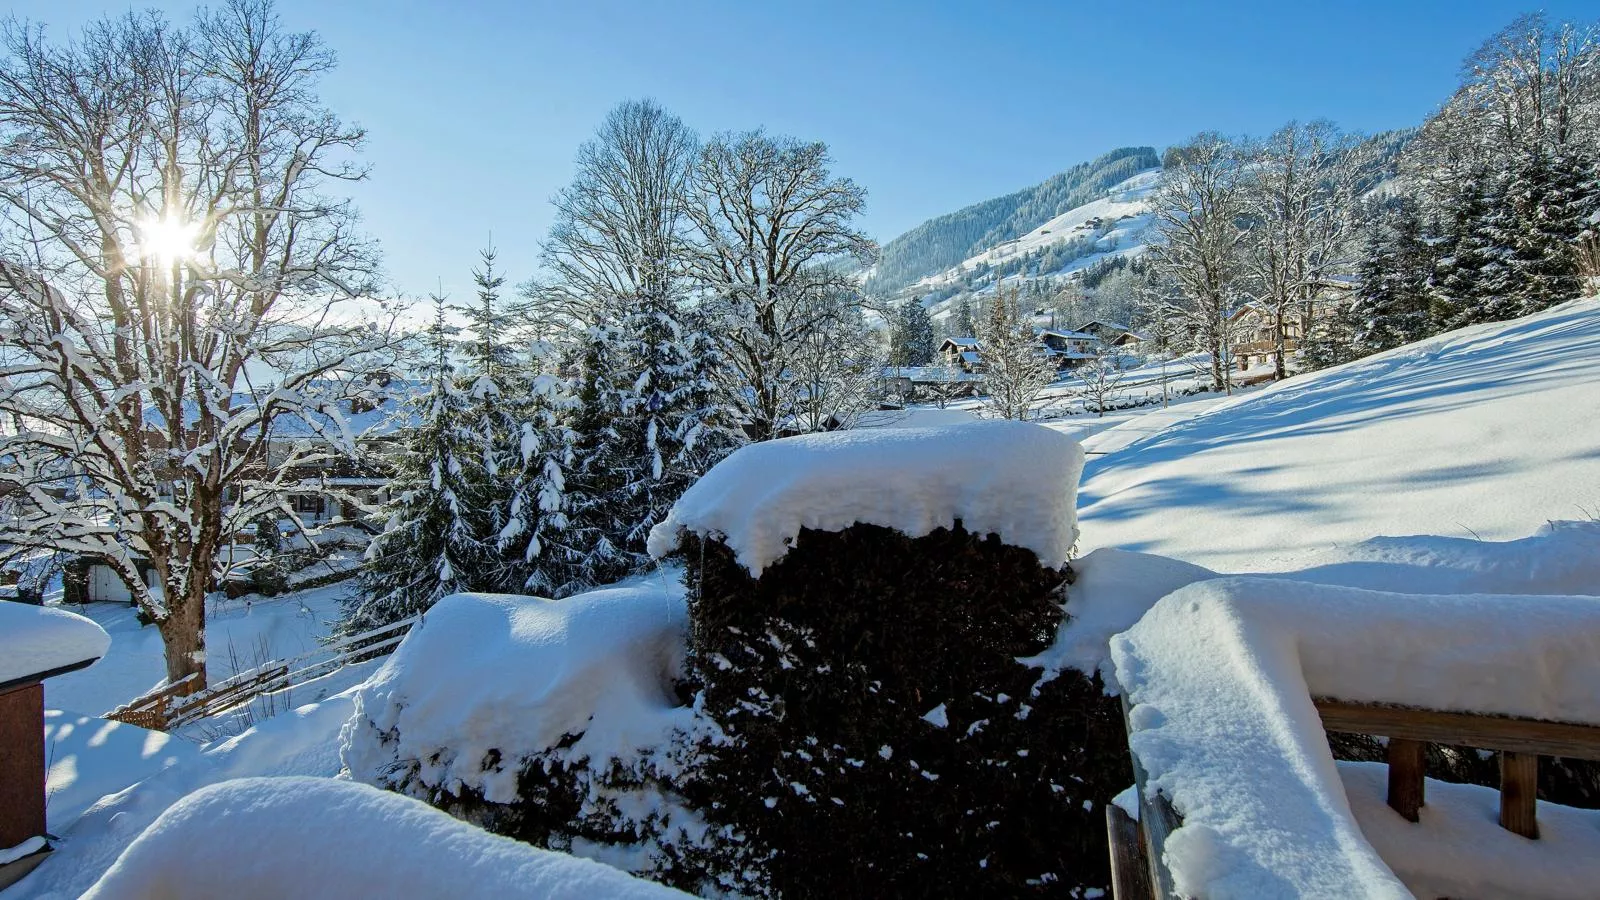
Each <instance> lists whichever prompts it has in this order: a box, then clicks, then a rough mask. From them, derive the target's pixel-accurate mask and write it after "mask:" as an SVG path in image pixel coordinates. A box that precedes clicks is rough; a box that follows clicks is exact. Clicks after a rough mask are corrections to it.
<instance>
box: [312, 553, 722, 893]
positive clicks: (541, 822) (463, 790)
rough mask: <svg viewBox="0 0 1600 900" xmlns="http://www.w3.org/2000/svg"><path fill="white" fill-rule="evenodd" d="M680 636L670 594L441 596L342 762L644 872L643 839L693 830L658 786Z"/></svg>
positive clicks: (374, 685)
mask: <svg viewBox="0 0 1600 900" xmlns="http://www.w3.org/2000/svg"><path fill="white" fill-rule="evenodd" d="M685 627H686V614H685V608H684V601H683V597H682V594H681V591H680V590H679V589H678V588H677V586H675V585H662V584H657V585H652V586H641V587H631V588H616V589H610V590H600V591H594V592H591V593H587V594H580V595H576V596H573V597H569V598H567V599H565V600H560V601H549V600H542V599H539V598H535V597H517V596H507V595H490V594H456V595H453V596H450V597H446V598H444V599H442V600H440V601H439V602H438V604H436V605H435V606H434V607H433V608H432V609H431V610H429V611H428V613H427V615H426V617H425V618H424V620H423V621H422V622H421V623H420V624H419V625H417V626H416V627H415V628H413V629H412V631H411V633H410V634H409V635H408V636H407V638H406V640H405V641H404V643H402V644H401V645H400V648H399V649H398V650H396V651H395V653H394V654H393V655H392V656H391V657H390V658H389V660H388V661H387V662H386V663H385V664H384V665H383V667H382V668H381V669H380V670H379V671H378V672H377V673H376V674H375V675H374V676H373V677H372V679H371V680H369V681H368V682H367V683H366V685H365V686H363V687H362V689H361V690H360V692H359V693H358V694H357V695H356V712H355V715H354V717H353V718H352V719H351V721H350V723H349V724H347V725H346V726H345V729H344V733H343V736H342V742H343V751H342V752H343V755H344V761H345V764H346V766H347V767H348V768H349V770H350V773H351V775H352V776H353V777H355V778H357V779H359V780H361V781H366V782H369V783H371V784H376V785H380V786H383V787H388V788H391V789H394V790H399V791H402V792H404V793H407V794H410V795H412V796H415V797H419V798H422V799H426V800H428V801H429V802H431V803H434V804H435V805H438V806H440V807H441V808H443V809H445V810H447V811H450V812H453V813H456V814H458V815H460V816H462V817H464V818H467V819H469V820H472V821H475V822H477V823H479V824H481V825H483V826H484V827H487V828H490V829H491V830H494V831H497V832H500V833H503V834H509V835H512V836H515V837H519V838H522V839H524V840H528V841H531V842H534V843H537V844H540V845H544V846H552V847H557V848H560V849H574V850H578V851H580V852H582V853H583V855H590V856H598V857H602V858H605V859H607V860H608V861H614V862H618V863H619V864H620V865H623V866H624V867H627V868H635V869H638V870H642V871H643V870H649V869H650V868H651V865H652V864H651V862H650V860H649V859H648V857H649V855H650V853H651V848H650V847H645V846H643V844H644V843H645V842H648V841H649V840H650V839H651V838H652V837H653V835H655V834H658V833H660V832H664V831H666V830H668V829H670V828H674V827H688V828H691V829H693V828H694V823H693V817H692V816H687V815H685V814H684V813H683V812H682V811H681V810H679V809H676V808H675V807H674V805H673V801H672V792H671V788H670V784H669V782H670V781H671V780H672V779H673V778H674V777H675V775H676V763H675V762H673V761H672V760H671V759H669V754H668V750H669V749H670V745H671V739H672V735H673V734H674V732H675V731H676V730H678V729H681V728H687V727H690V726H691V725H692V719H693V714H692V711H691V710H690V709H689V708H688V707H686V706H684V705H683V704H681V703H680V701H679V699H678V698H677V697H676V695H675V694H674V693H673V690H674V684H675V680H676V679H677V677H678V676H679V673H680V668H681V664H682V657H683V653H684V647H685V638H684V629H685ZM646 785H648V786H647V787H646ZM618 804H621V806H619V805H618ZM623 857H630V858H623Z"/></svg>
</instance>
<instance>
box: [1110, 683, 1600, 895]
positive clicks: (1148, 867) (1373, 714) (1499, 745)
mask: <svg viewBox="0 0 1600 900" xmlns="http://www.w3.org/2000/svg"><path fill="white" fill-rule="evenodd" d="M1313 702H1314V703H1315V704H1316V707H1317V713H1318V714H1319V715H1320V716H1321V717H1322V725H1323V728H1324V729H1325V730H1327V731H1340V732H1346V733H1350V734H1368V735H1378V736H1382V737H1386V738H1388V739H1389V746H1388V763H1389V788H1388V803H1389V806H1390V807H1391V808H1393V809H1394V811H1395V812H1397V813H1399V814H1400V815H1402V816H1404V817H1405V818H1406V819H1407V820H1409V821H1412V822H1416V821H1417V820H1418V818H1419V811H1420V810H1421V808H1422V806H1423V805H1424V802H1425V798H1424V796H1423V791H1424V785H1425V783H1424V780H1423V779H1424V777H1425V775H1426V772H1425V771H1424V760H1425V758H1426V750H1427V745H1428V744H1430V743H1433V744H1447V745H1450V746H1458V747H1472V748H1476V749H1481V750H1494V751H1498V752H1499V754H1500V826H1501V827H1502V828H1505V829H1506V830H1508V831H1511V832H1514V833H1516V834H1519V835H1521V836H1523V837H1526V838H1532V839H1537V838H1538V837H1539V823H1538V819H1537V815H1536V813H1537V805H1536V799H1537V795H1538V781H1539V757H1541V756H1560V757H1565V758H1568V759H1585V760H1600V727H1596V726H1593V725H1578V724H1572V723H1566V722H1547V721H1544V720H1541V719H1523V718H1516V717H1510V716H1484V715H1477V714H1473V713H1458V712H1441V711H1438V710H1431V709H1417V708H1414V707H1405V706H1387V705H1382V704H1374V703H1349V702H1345V701H1342V700H1331V699H1324V698H1314V700H1313ZM1127 712H1128V706H1127V700H1126V699H1124V700H1123V718H1124V720H1126V718H1127ZM1133 771H1134V780H1135V786H1136V788H1137V790H1138V795H1139V813H1140V815H1139V821H1137V822H1135V821H1134V820H1133V819H1132V818H1131V817H1130V816H1129V815H1128V814H1127V813H1126V812H1124V811H1123V810H1122V809H1121V808H1120V807H1117V806H1115V805H1112V806H1110V807H1107V808H1106V832H1107V837H1108V838H1109V841H1110V852H1111V883H1112V895H1113V896H1114V897H1115V898H1116V900H1147V898H1150V900H1168V898H1172V897H1174V896H1176V895H1175V894H1174V893H1173V889H1172V875H1171V873H1170V872H1168V871H1167V869H1166V866H1165V865H1164V864H1163V863H1162V852H1163V849H1164V847H1165V845H1166V839H1167V836H1168V835H1169V834H1171V833H1172V831H1173V830H1175V829H1177V828H1178V827H1179V826H1180V825H1182V823H1183V820H1182V818H1181V817H1179V816H1178V815H1177V813H1176V812H1175V811H1174V810H1173V808H1172V804H1171V803H1169V802H1168V800H1167V798H1166V796H1165V795H1163V794H1161V793H1160V792H1151V791H1150V790H1149V788H1148V786H1147V785H1146V779H1145V771H1144V767H1143V766H1142V765H1140V764H1139V758H1138V756H1137V755H1135V756H1134V758H1133Z"/></svg>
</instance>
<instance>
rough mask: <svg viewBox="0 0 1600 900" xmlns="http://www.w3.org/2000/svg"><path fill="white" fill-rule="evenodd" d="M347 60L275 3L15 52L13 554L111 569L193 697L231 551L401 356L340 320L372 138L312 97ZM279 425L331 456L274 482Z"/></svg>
mask: <svg viewBox="0 0 1600 900" xmlns="http://www.w3.org/2000/svg"><path fill="white" fill-rule="evenodd" d="M333 64H334V60H333V55H332V53H331V52H330V51H329V50H328V49H327V48H326V47H325V46H324V45H323V44H322V42H321V41H320V40H319V39H318V38H317V37H316V35H314V34H310V33H292V32H289V31H287V30H285V28H284V27H283V25H282V24H281V23H280V22H279V20H278V18H277V16H276V14H275V13H274V12H273V8H272V6H271V4H270V2H267V0H227V2H224V3H223V4H222V5H221V6H219V7H218V8H215V9H213V10H211V11H209V12H205V13H202V14H200V15H199V16H198V17H197V18H196V20H195V21H194V22H193V24H191V25H189V26H187V27H180V26H178V25H175V24H173V23H170V22H168V21H166V20H164V19H163V18H161V17H160V16H158V15H155V14H146V15H127V16H123V17H120V18H115V19H107V20H103V21H100V22H97V23H94V24H91V25H89V26H87V27H86V28H84V29H83V30H82V31H81V32H80V33H79V34H78V35H77V36H76V38H74V39H72V40H70V41H64V42H52V41H50V40H47V39H46V37H45V35H44V32H43V30H42V29H40V28H37V27H33V26H28V25H22V24H11V25H9V26H7V28H6V30H5V33H4V58H3V60H0V344H3V347H4V354H5V359H4V361H3V367H0V416H3V418H4V420H5V421H6V422H7V424H8V425H9V426H10V427H9V428H7V429H6V431H5V433H4V434H3V435H0V458H4V459H5V460H6V461H7V462H6V465H5V466H4V467H3V468H0V483H3V484H4V485H5V487H6V489H7V491H8V492H9V493H10V499H11V501H12V504H13V515H11V516H9V517H7V518H6V520H5V521H4V522H3V523H0V546H4V547H6V548H7V550H6V552H11V553H15V552H28V551H30V550H34V549H38V548H44V549H51V550H55V549H62V550H67V551H70V552H73V553H76V554H80V555H82V556H84V557H87V558H89V559H91V560H94V561H96V562H100V563H103V564H105V565H107V566H109V567H110V568H111V569H112V571H114V572H115V573H116V574H117V576H118V577H119V578H120V579H121V580H122V581H123V582H124V583H125V584H126V585H127V587H128V589H129V590H130V591H131V592H132V594H133V598H134V601H135V602H136V603H137V605H138V606H139V608H140V609H141V610H142V611H143V612H144V614H145V615H147V616H148V617H149V618H150V619H152V620H153V621H154V622H155V624H156V626H157V627H158V628H159V629H160V632H161V636H162V639H163V642H164V644H165V648H166V663H167V676H168V678H169V679H170V680H171V681H174V682H175V681H178V680H180V679H185V678H188V677H189V676H195V677H194V678H192V679H190V680H189V681H188V682H187V683H186V684H187V686H188V687H190V688H199V687H201V686H203V685H204V677H205V604H204V599H205V596H206V594H207V592H208V591H210V590H211V588H212V586H213V584H214V578H215V575H216V571H217V567H218V564H219V559H220V558H221V557H222V556H223V548H225V547H226V546H227V545H228V544H230V542H231V541H232V540H233V538H234V536H235V534H236V533H238V532H239V531H240V530H241V529H242V528H244V527H245V526H246V524H247V523H251V522H254V521H255V520H257V519H259V518H261V517H262V516H263V515H264V514H265V515H278V514H279V513H280V512H282V513H283V514H285V515H288V511H287V508H286V506H285V505H284V498H285V495H286V491H287V489H288V488H290V487H291V486H292V485H293V484H294V482H295V481H296V480H297V479H298V477H299V476H298V475H297V471H298V470H300V469H301V467H302V466H305V465H307V464H311V463H314V462H316V461H318V460H319V459H320V458H323V457H326V456H328V455H329V454H351V453H353V452H354V450H355V448H354V446H353V441H352V437H351V434H350V432H349V429H348V428H346V427H345V426H344V416H343V414H342V411H341V407H340V403H339V401H340V400H341V399H344V398H345V397H346V396H347V395H348V392H349V391H350V390H352V389H354V387H355V386H357V385H361V384H363V382H361V380H360V379H359V378H354V377H350V376H351V375H352V373H354V372H358V371H360V370H361V369H362V368H363V367H364V366H367V367H371V365H373V363H370V362H368V361H369V360H371V355H372V354H374V353H377V352H379V351H380V350H382V349H384V348H385V347H386V346H387V345H388V343H389V341H388V337H387V331H386V330H385V328H384V327H383V326H381V325H379V324H377V323H375V322H360V321H357V316H358V313H359V312H360V309H362V308H365V307H362V306H361V305H359V304H346V303H344V301H345V300H346V298H352V297H359V296H361V295H363V294H365V293H367V291H368V288H369V285H370V284H371V281H372V275H373V272H374V271H375V254H374V251H373V248H372V246H371V245H370V244H369V243H368V242H367V241H365V240H364V239H362V237H361V236H360V235H359V233H358V232H357V230H356V215H355V211H354V210H353V209H352V207H351V205H350V204H349V202H348V201H347V200H344V199H341V198H340V196H339V189H340V187H341V185H342V184H343V183H344V182H347V181H353V180H356V179H359V178H361V177H362V175H363V170H362V169H361V168H360V167H359V166H357V165H356V164H355V162H354V153H355V152H356V151H357V150H358V149H359V147H360V145H361V143H362V137H363V134H362V131H361V130H360V129H358V128H354V127H351V126H348V125H345V124H343V123H341V122H340V121H339V119H338V118H337V117H336V116H334V115H333V113H332V112H330V111H329V110H328V109H326V108H325V107H324V106H323V105H322V104H321V102H320V101H319V100H318V99H317V97H316V94H315V90H316V86H317V83H318V81H319V80H320V78H321V76H322V75H323V74H324V73H326V72H327V71H329V70H330V69H331V68H332V67H333ZM284 416H298V417H300V418H302V419H303V420H304V422H305V423H306V424H307V425H309V426H310V428H311V430H312V432H313V433H314V434H315V435H316V436H317V438H318V439H317V440H311V441H305V442H302V443H300V444H298V445H296V446H295V447H293V448H292V449H291V450H290V451H289V452H288V454H287V458H282V459H275V460H274V462H276V463H277V465H276V466H275V467H273V468H270V469H269V468H268V467H267V461H268V453H267V450H268V438H269V435H271V434H272V432H273V430H274V429H273V424H274V422H275V421H276V420H278V419H280V418H281V417H284ZM144 567H148V569H149V570H150V571H151V576H150V580H149V581H148V582H147V580H146V578H145V577H143V576H142V575H141V568H144Z"/></svg>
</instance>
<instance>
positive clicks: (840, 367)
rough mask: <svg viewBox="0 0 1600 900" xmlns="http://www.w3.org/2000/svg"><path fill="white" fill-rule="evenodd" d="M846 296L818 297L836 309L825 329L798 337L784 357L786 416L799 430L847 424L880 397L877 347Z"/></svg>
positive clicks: (880, 359) (880, 358) (880, 354)
mask: <svg viewBox="0 0 1600 900" xmlns="http://www.w3.org/2000/svg"><path fill="white" fill-rule="evenodd" d="M852 300H853V297H852V296H851V295H849V294H845V293H834V294H833V295H831V296H824V297H821V298H819V299H818V301H817V302H819V303H833V304H836V305H837V306H838V307H839V308H838V310H837V311H836V312H835V314H834V315H833V316H832V317H830V318H829V319H828V320H827V321H828V323H829V324H828V326H827V327H825V328H817V329H813V330H812V331H810V332H808V333H806V334H803V335H801V336H800V337H799V339H798V340H796V341H795V343H794V345H793V348H792V352H791V353H790V354H789V356H788V368H789V373H790V376H791V382H792V385H793V390H792V398H793V399H792V406H791V409H792V412H791V419H792V422H793V425H794V427H795V428H796V429H797V430H799V431H810V432H814V431H827V430H831V429H834V428H849V427H851V426H853V425H854V424H855V423H856V420H857V419H859V418H860V416H861V414H862V413H864V412H867V411H868V410H871V409H875V408H876V407H877V405H878V401H879V400H880V399H881V394H882V381H883V365H884V351H883V346H882V343H881V341H879V339H878V335H877V334H876V333H875V332H874V331H873V330H872V328H871V327H869V326H868V325H867V323H866V321H865V319H864V318H863V316H862V315H861V311H860V309H859V307H856V306H854V304H853V303H852Z"/></svg>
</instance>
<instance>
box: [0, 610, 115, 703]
mask: <svg viewBox="0 0 1600 900" xmlns="http://www.w3.org/2000/svg"><path fill="white" fill-rule="evenodd" d="M110 646H111V637H110V635H108V634H106V632H105V629H103V628H101V627H100V626H99V625H97V624H95V623H94V622H92V621H90V620H89V619H86V618H84V617H83V616H80V615H78V614H76V613H70V612H67V611H66V610H61V609H56V608H54V607H45V606H33V605H31V604H27V603H14V602H11V601H9V600H0V685H4V684H6V683H8V682H13V681H19V680H22V679H29V678H36V676H42V675H46V674H50V673H53V672H59V671H61V670H63V669H68V668H71V667H73V666H81V665H85V664H87V663H90V662H93V661H94V660H97V659H99V658H100V657H102V656H104V655H105V652H106V648H108V647H110Z"/></svg>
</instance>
